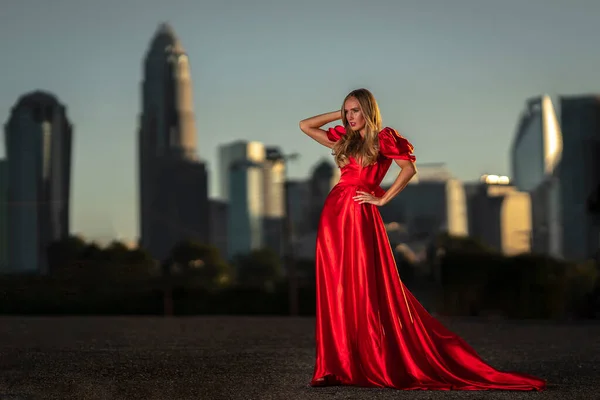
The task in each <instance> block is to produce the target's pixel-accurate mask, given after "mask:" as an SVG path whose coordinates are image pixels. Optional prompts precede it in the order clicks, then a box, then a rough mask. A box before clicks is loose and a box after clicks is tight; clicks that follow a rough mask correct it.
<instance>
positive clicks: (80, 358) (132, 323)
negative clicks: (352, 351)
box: [0, 316, 600, 400]
mask: <svg viewBox="0 0 600 400" xmlns="http://www.w3.org/2000/svg"><path fill="white" fill-rule="evenodd" d="M440 320H441V321H442V322H443V323H444V324H445V325H446V326H448V327H449V328H450V329H452V330H453V331H455V332H456V333H458V334H459V335H461V336H462V337H463V338H464V339H465V340H467V342H469V343H470V344H471V345H472V346H473V347H474V348H475V349H476V350H477V351H478V352H479V354H480V355H481V356H482V357H483V358H484V359H485V360H486V361H487V362H488V363H490V364H491V365H493V366H494V367H496V368H498V369H501V370H512V371H520V372H526V373H530V374H533V375H536V376H539V377H542V378H544V379H547V380H548V382H549V387H548V389H547V390H546V391H543V392H510V391H473V392H468V391H450V392H446V391H444V392H442V391H402V390H394V389H367V388H357V387H325V388H313V387H310V386H309V385H308V382H309V380H310V378H311V374H312V368H313V359H314V348H313V338H314V334H313V327H314V318H286V317H242V316H240V317H235V316H234V317H230V316H223V317H204V316H198V317H166V318H164V317H94V316H92V317H78V316H68V317H18V316H16V317H12V316H0V400H8V399H10V400H25V399H26V400H34V399H35V400H38V399H147V400H151V399H168V400H176V399H207V400H212V399H215V400H219V399H283V400H292V399H561V400H565V399H588V400H594V399H600V365H599V362H600V323H599V322H548V321H502V320H500V321H490V320H483V319H464V318H440Z"/></svg>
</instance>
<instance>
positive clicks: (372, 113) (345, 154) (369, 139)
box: [332, 89, 381, 166]
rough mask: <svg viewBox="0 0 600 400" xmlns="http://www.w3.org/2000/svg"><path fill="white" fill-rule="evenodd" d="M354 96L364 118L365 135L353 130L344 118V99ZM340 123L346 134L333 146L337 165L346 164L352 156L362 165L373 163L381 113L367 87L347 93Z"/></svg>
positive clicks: (376, 149) (376, 148)
mask: <svg viewBox="0 0 600 400" xmlns="http://www.w3.org/2000/svg"><path fill="white" fill-rule="evenodd" d="M352 97H354V98H355V99H356V100H357V101H358V104H359V105H360V109H361V111H362V114H363V117H364V119H365V122H366V124H365V136H364V138H363V137H361V135H360V132H359V131H353V130H352V127H351V126H350V124H349V123H348V120H347V119H346V112H345V110H344V105H345V104H346V100H348V99H350V98H352ZM342 123H343V124H344V128H345V129H346V134H345V135H344V136H342V138H341V139H340V140H338V142H337V143H336V144H335V145H334V146H333V149H332V151H333V155H334V157H335V162H336V164H337V165H339V166H344V165H346V164H347V163H348V162H349V160H348V158H349V157H354V158H355V159H356V161H357V162H359V163H360V164H362V166H367V165H371V164H373V163H375V162H376V161H377V157H378V155H379V141H378V134H379V132H380V131H381V113H380V112H379V106H378V105H377V101H376V100H375V96H373V94H372V93H371V92H370V91H368V90H367V89H356V90H353V91H351V92H350V93H348V95H347V96H346V98H344V101H343V102H342Z"/></svg>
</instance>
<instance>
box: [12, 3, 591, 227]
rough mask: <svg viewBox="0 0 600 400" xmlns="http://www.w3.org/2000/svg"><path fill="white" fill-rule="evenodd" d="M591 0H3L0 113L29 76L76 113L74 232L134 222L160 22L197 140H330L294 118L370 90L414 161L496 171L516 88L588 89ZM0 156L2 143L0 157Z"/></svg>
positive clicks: (469, 175) (209, 151)
mask: <svg viewBox="0 0 600 400" xmlns="http://www.w3.org/2000/svg"><path fill="white" fill-rule="evenodd" d="M598 15H600V2H599V1H597V0H571V1H566V0H503V1H497V0H452V1H450V0H387V1H385V0H369V1H365V0H360V1H355V0H345V1H337V0H336V1H334V0H302V1H299V0H294V1H289V0H271V1H267V0H257V1H249V0H214V1H201V0H168V1H166V0H160V1H157V0H104V1H96V0H94V1H92V0H52V1H49V0H46V1H44V0H2V7H1V9H0V49H1V51H2V69H1V70H2V74H1V75H0V120H2V122H5V121H6V120H7V118H8V114H9V111H10V108H11V107H12V105H13V104H14V103H15V101H16V100H17V98H18V97H19V96H20V95H21V94H23V93H25V92H28V91H31V90H34V89H43V90H48V91H51V92H53V93H55V94H56V95H57V96H58V97H59V99H60V100H61V101H62V102H63V103H64V104H66V105H67V107H68V116H69V118H70V119H71V121H72V122H73V124H74V126H75V146H74V164H73V165H74V171H73V172H74V181H73V195H72V201H73V202H72V231H74V232H79V233H83V234H85V235H86V236H89V237H94V236H98V235H102V236H105V235H115V236H116V235H120V236H122V237H124V238H133V237H136V236H137V217H138V213H137V158H136V157H137V147H136V143H135V139H136V132H137V121H138V115H139V108H140V102H139V99H140V91H139V89H140V81H141V79H142V59H143V57H144V55H145V52H146V50H147V46H148V45H149V41H150V39H151V37H152V35H153V34H154V31H155V30H156V28H157V26H158V24H159V23H160V22H163V21H167V22H169V23H170V24H171V25H172V26H173V27H174V29H175V31H176V32H177V34H178V35H179V37H180V38H181V40H182V43H183V45H184V47H185V48H186V50H187V51H188V54H189V57H190V62H191V68H192V74H193V75H192V78H193V82H194V98H195V110H196V118H197V128H198V136H199V138H198V143H199V149H198V150H199V154H200V156H201V157H202V158H204V159H205V160H207V161H208V163H209V166H210V171H211V176H210V179H211V181H212V182H211V195H216V194H217V187H218V185H217V184H216V183H217V178H218V177H217V171H216V167H217V162H216V161H217V147H218V146H219V144H222V143H226V142H228V141H231V140H234V139H238V138H246V139H251V140H258V141H262V142H264V143H267V144H273V145H280V146H282V147H283V148H284V150H287V151H299V152H300V153H301V154H302V159H301V160H299V161H297V162H296V163H295V164H294V165H293V166H291V168H290V175H291V176H292V177H304V176H306V175H307V174H308V173H309V171H310V169H311V166H312V165H313V164H314V163H315V162H317V161H318V160H319V159H320V158H321V157H327V156H328V151H327V149H325V148H321V147H320V146H319V145H318V144H316V142H312V141H311V140H310V139H308V138H307V137H305V136H303V134H302V133H301V132H300V131H299V130H298V121H299V120H300V119H302V118H304V117H307V116H311V115H313V114H317V113H321V112H326V111H331V110H334V109H337V108H339V106H340V104H341V101H342V99H343V97H344V96H345V94H346V93H347V92H348V91H349V90H351V89H353V88H357V87H367V88H369V89H371V90H372V91H373V92H374V94H375V95H376V97H377V98H378V100H379V102H380V106H381V109H382V114H383V118H384V123H385V124H386V125H389V126H393V127H395V128H397V129H399V130H400V131H402V132H403V133H404V135H405V136H407V137H408V138H409V139H410V140H411V141H412V142H413V144H414V145H415V147H416V154H417V157H418V161H420V162H447V164H448V167H449V168H450V169H451V171H452V172H453V173H454V174H455V175H456V176H457V177H458V178H461V179H465V180H470V179H474V178H476V177H478V176H479V175H480V174H481V173H484V172H487V173H500V174H508V173H509V172H510V171H509V167H508V165H509V163H508V149H509V145H510V142H511V140H512V135H513V133H514V129H515V124H516V121H517V118H518V114H519V112H520V111H521V109H522V108H523V104H524V101H525V99H526V98H528V97H530V96H533V95H537V94H540V93H549V94H552V95H555V94H579V93H593V92H599V91H600V51H598V38H600V24H598ZM3 154H4V149H3V144H2V145H1V146H0V155H3Z"/></svg>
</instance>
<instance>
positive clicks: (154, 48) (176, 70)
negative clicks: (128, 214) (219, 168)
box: [138, 24, 208, 260]
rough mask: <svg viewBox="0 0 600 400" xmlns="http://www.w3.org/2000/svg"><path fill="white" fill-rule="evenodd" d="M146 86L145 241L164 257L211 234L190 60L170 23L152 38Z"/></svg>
mask: <svg viewBox="0 0 600 400" xmlns="http://www.w3.org/2000/svg"><path fill="white" fill-rule="evenodd" d="M141 89H142V96H141V103H142V104H141V108H142V110H141V115H140V129H139V137H138V146H139V184H140V188H139V196H140V198H139V199H140V242H141V245H142V247H144V248H146V249H147V250H148V251H149V252H150V254H152V255H153V256H154V257H155V258H157V259H159V260H163V259H165V258H166V257H168V253H169V251H170V250H171V248H172V247H173V246H174V245H175V244H176V243H177V242H179V241H181V240H185V239H191V240H196V241H202V242H206V241H207V240H208V184H207V171H206V167H205V164H204V163H202V162H200V161H199V160H198V155H197V148H196V146H197V139H196V138H197V133H196V122H195V117H194V111H193V110H194V105H193V97H192V81H191V76H190V65H189V60H188V56H187V54H186V52H185V50H184V49H183V46H182V45H181V42H180V40H179V38H178V37H177V36H176V35H175V33H174V31H173V29H172V28H171V26H170V25H168V24H161V25H160V26H159V27H158V30H157V31H156V33H155V35H154V38H153V39H152V41H151V43H150V47H149V49H148V52H147V54H146V58H145V61H144V79H143V82H142V88H141Z"/></svg>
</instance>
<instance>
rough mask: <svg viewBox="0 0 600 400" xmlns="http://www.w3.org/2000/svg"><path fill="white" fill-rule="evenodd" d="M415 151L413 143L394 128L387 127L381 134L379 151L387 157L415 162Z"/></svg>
mask: <svg viewBox="0 0 600 400" xmlns="http://www.w3.org/2000/svg"><path fill="white" fill-rule="evenodd" d="M414 149H415V148H414V146H413V145H412V143H410V142H409V141H408V140H407V139H406V138H405V137H404V136H402V135H401V134H400V132H398V131H397V130H396V129H394V128H391V127H385V128H383V129H382V130H381V131H380V132H379V151H380V153H381V154H382V155H384V156H385V157H388V158H393V159H404V160H411V161H415V160H416V157H415V156H414V154H413V151H414Z"/></svg>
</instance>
